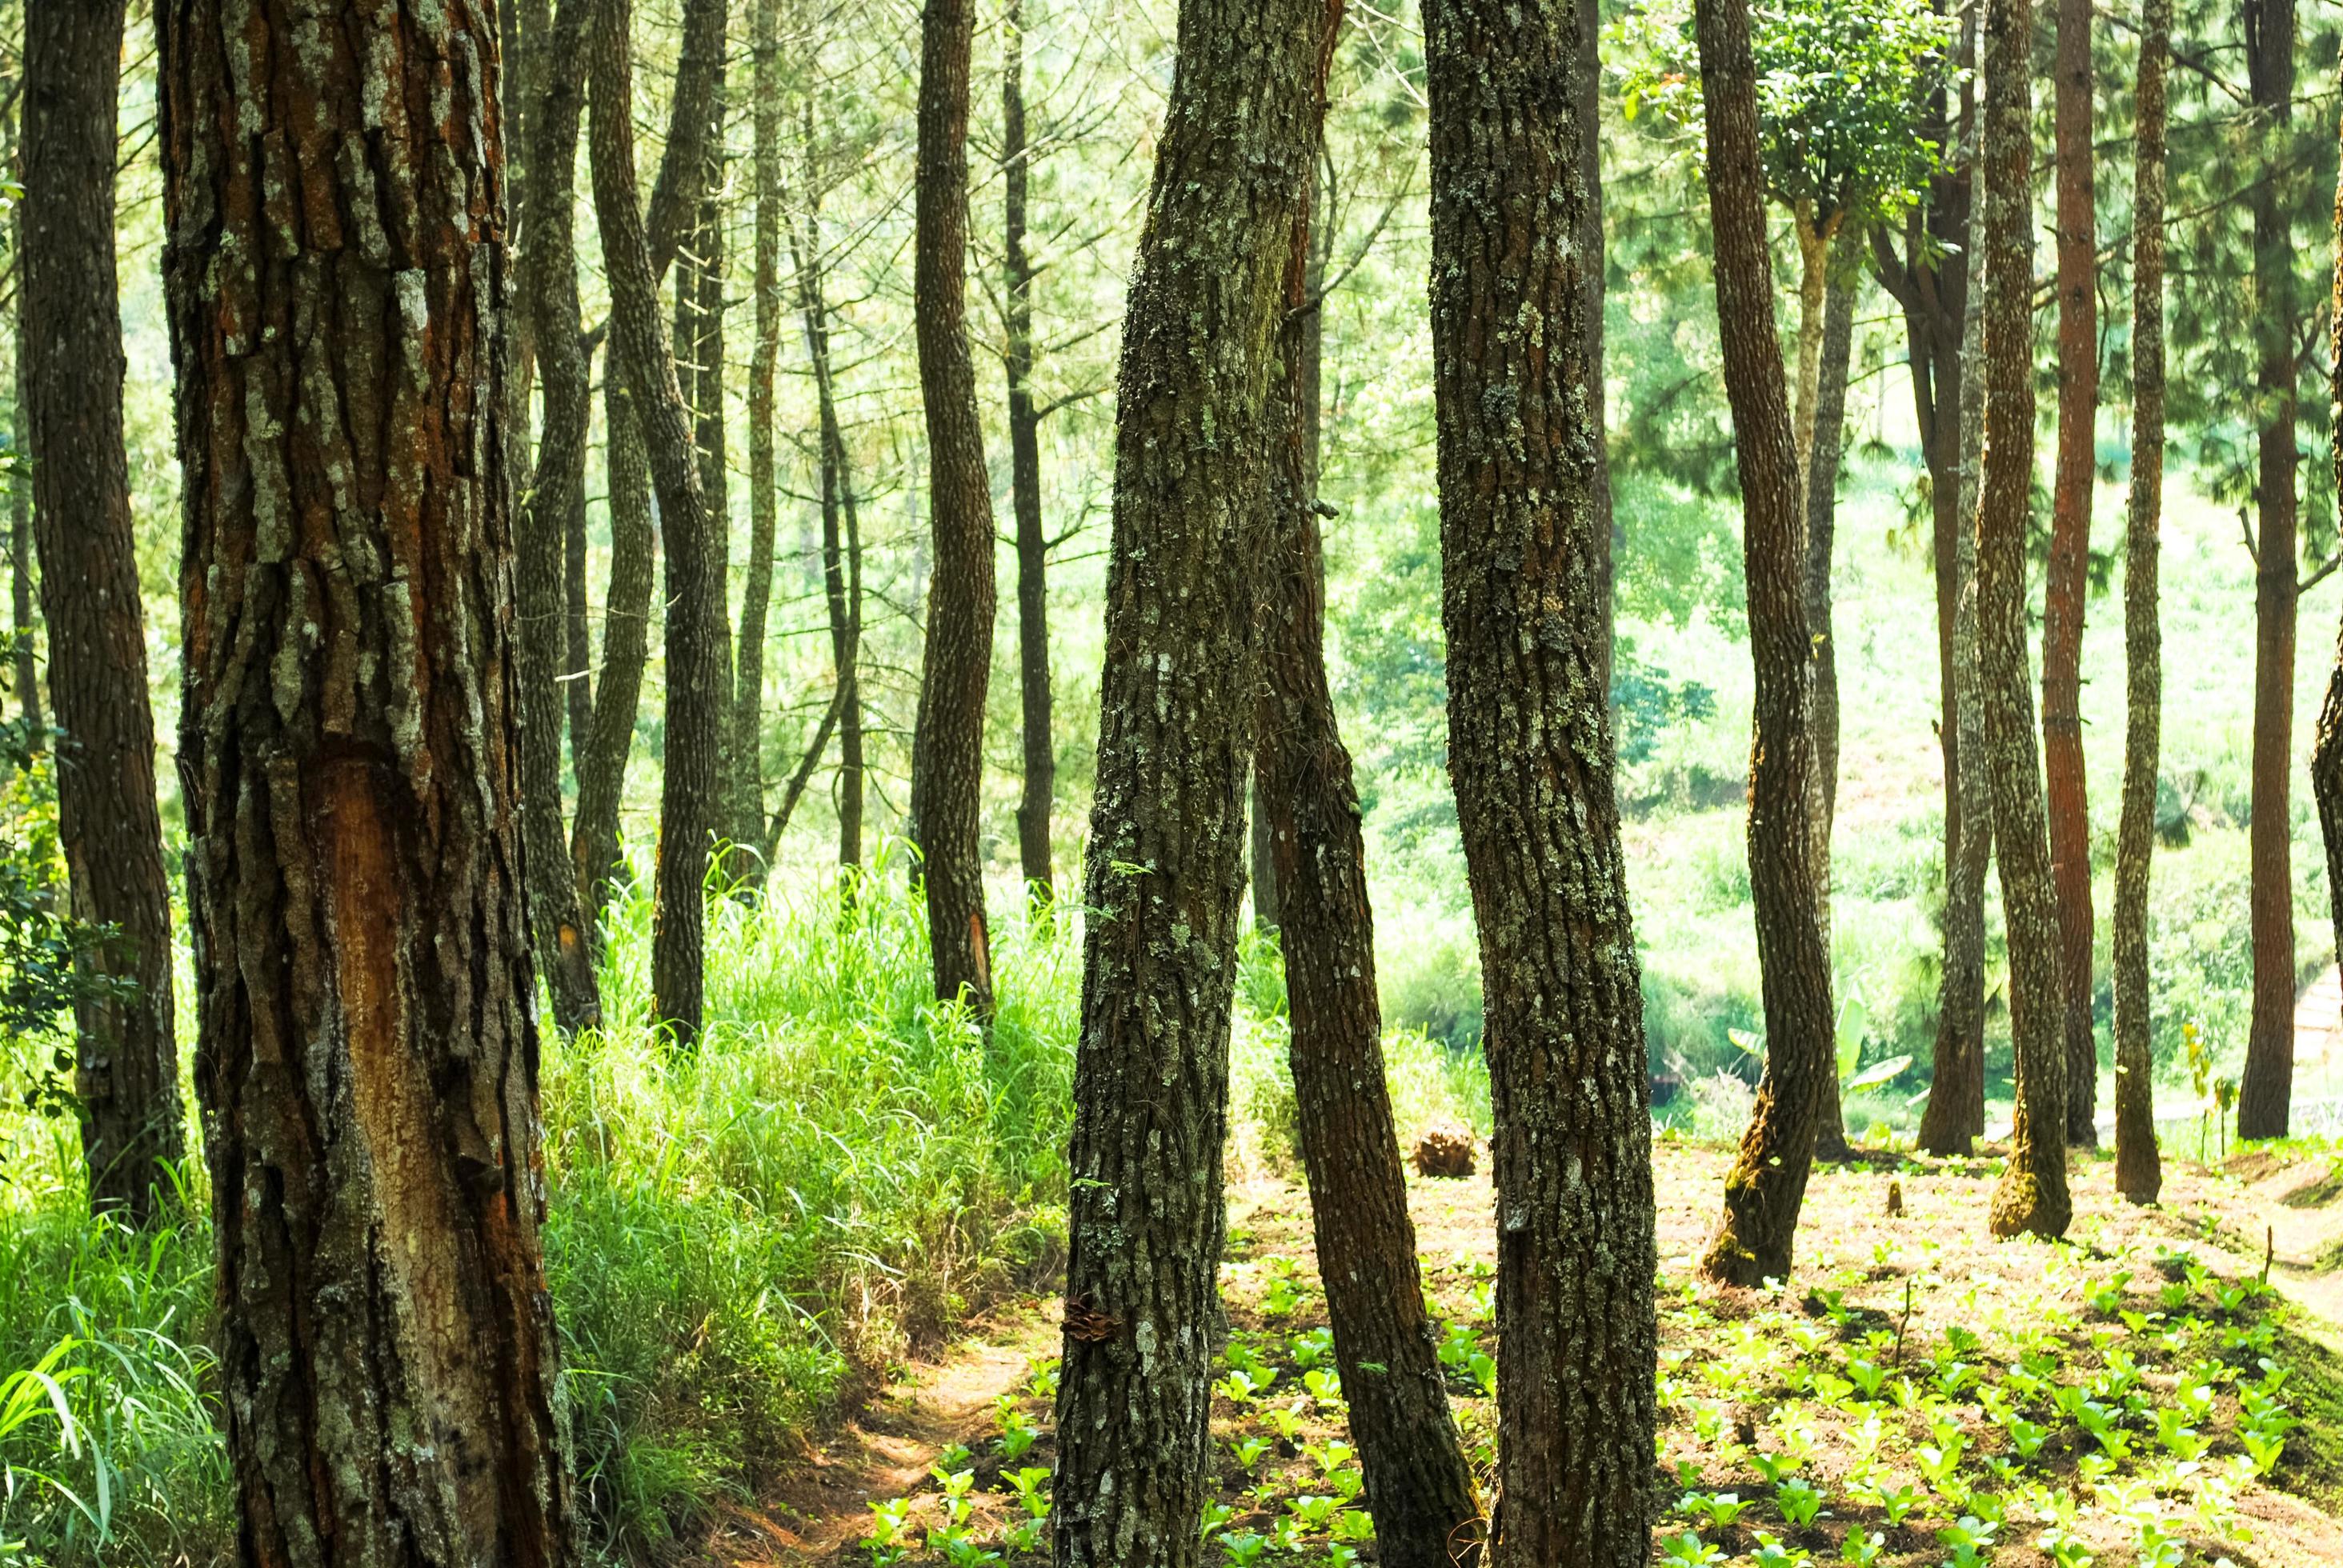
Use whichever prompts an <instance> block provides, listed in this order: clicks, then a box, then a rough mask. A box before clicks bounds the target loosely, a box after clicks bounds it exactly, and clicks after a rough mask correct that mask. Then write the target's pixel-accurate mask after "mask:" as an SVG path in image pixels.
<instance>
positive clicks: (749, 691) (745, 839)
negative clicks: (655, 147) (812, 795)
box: [732, 0, 828, 886]
mask: <svg viewBox="0 0 2343 1568" xmlns="http://www.w3.org/2000/svg"><path fill="white" fill-rule="evenodd" d="M749 27H750V47H751V49H752V50H753V51H754V55H755V68H756V81H755V85H754V87H753V89H752V91H753V94H754V99H755V106H756V108H755V130H754V136H755V147H754V155H753V156H754V160H755V165H756V181H757V237H756V247H757V248H756V273H755V277H754V282H753V290H754V293H755V295H756V309H757V335H756V342H755V345H754V347H753V348H752V350H751V353H750V357H749V577H748V581H747V582H746V583H745V584H743V585H742V592H741V596H740V652H739V658H737V659H735V660H734V662H733V667H732V669H733V690H734V692H735V693H736V709H735V712H736V715H737V717H736V718H735V720H734V734H733V742H732V744H733V748H734V750H735V753H736V755H737V756H738V758H739V766H740V795H741V799H740V810H741V817H740V829H739V834H738V835H737V836H738V837H739V841H740V842H741V843H743V844H761V843H763V842H764V839H763V835H762V828H763V819H764V809H765V786H764V761H763V751H762V747H763V737H764V732H765V616H766V610H767V608H768V607H769V604H770V603H771V601H772V597H773V535H774V532H775V530H776V529H777V528H779V522H780V496H779V491H778V489H777V486H778V484H779V475H778V474H777V472H776V470H775V465H774V459H773V377H774V372H775V370H776V368H777V367H778V366H779V361H780V356H781V202H782V199H783V197H782V189H781V184H782V182H781V90H782V89H781V43H780V31H781V18H780V4H779V0H756V7H755V9H754V11H753V12H752V13H751V20H750V23H749ZM827 734H828V731H827V730H825V731H824V735H825V738H827ZM817 749H819V748H817ZM771 869H772V855H771V852H770V851H768V852H767V853H766V854H765V856H764V859H763V863H762V865H761V866H760V867H759V869H758V872H757V878H756V879H757V883H758V885H759V886H762V885H763V883H764V880H765V878H766V876H767V875H768V874H769V872H770V871H771Z"/></svg>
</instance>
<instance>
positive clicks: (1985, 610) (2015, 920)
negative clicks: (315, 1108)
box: [1976, 0, 2074, 1237]
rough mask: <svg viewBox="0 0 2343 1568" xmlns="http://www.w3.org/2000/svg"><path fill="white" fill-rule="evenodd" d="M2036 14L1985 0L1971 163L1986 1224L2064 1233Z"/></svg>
mask: <svg viewBox="0 0 2343 1568" xmlns="http://www.w3.org/2000/svg"><path fill="white" fill-rule="evenodd" d="M2032 26H2033V5H2032V4H2031V0H1986V14H1985V55H1986V58H1985V124H1984V129H1983V141H1982V149H1981V150H1982V154H1983V156H1982V157H1981V158H1980V159H1979V161H1978V165H1977V169H1978V175H1979V179H1980V182H1981V186H1982V199H1981V202H1980V204H1979V205H1980V206H1981V207H1982V209H1983V210H1982V213H1981V216H1982V218H1983V222H1982V224H1981V225H1980V226H1981V228H1982V229H1983V231H1984V232H1983V236H1982V237H1983V240H1984V245H1983V246H1982V249H1983V254H1984V259H1985V268H1986V278H1987V287H1986V297H1985V315H1984V327H1985V344H1984V351H1983V354H1982V356H1981V357H1980V362H1979V369H1980V372H1981V373H1982V375H1983V376H1984V377H1985V436H1984V463H1985V471H1984V474H1983V476H1982V479H1981V483H1980V486H1979V488H1978V495H1977V521H1976V558H1977V562H1976V564H1977V664H1978V669H1979V679H1980V691H1981V694H1982V699H1983V711H1984V717H1985V760H1986V770H1987V773H1988V774H1989V776H1990V779H1991V782H1992V790H1993V836H1994V840H1995V844H1996V848H1997V850H1998V854H1999V859H2000V861H2001V903H2002V909H2003V910H2005V911H2006V918H2007V920H2008V922H2009V1031H2010V1037H2011V1040H2012V1045H2013V1050H2014V1052H2015V1054H2016V1060H2017V1106H2016V1117H2015V1126H2014V1130H2013V1131H2012V1132H2011V1134H2010V1151H2009V1160H2008V1163H2007V1165H2006V1168H2005V1169H2004V1171H2003V1173H2002V1178H2001V1184H2000V1186H1999V1187H1998V1188H1997V1189H1996V1191H1995V1193H1994V1200H1993V1220H1992V1223H1993V1231H1994V1233H1995V1234H1996V1235H1998V1236H2008V1235H2015V1234H2016V1233H2017V1232H2018V1231H2033V1232H2034V1233H2035V1234H2036V1235H2041V1236H2052V1237H2056V1236H2059V1235H2063V1234H2065V1232H2066V1223H2067V1221H2069V1220H2070V1219H2071V1218H2072V1217H2073V1214H2074V1205H2073V1203H2072V1201H2070V1200H2069V1198H2068V1196H2067V1192H2066V1092H2065V1091H2066V1042H2065V1037H2064V1034H2063V1032H2062V1020H2063V1019H2064V1010H2063V1005H2062V1004H2063V999H2064V998H2065V995H2066V991H2065V988H2064V987H2063V986H2062V985H2061V983H2060V980H2059V972H2060V968H2061V963H2060V951H2059V947H2058V900H2057V891H2056V886H2055V884H2054V883H2053V881H2052V879H2051V869H2050V845H2049V837H2048V829H2047V826H2046V823H2045V820H2044V816H2043V801H2042V774H2041V770H2040V769H2039V767H2038V766H2037V765H2036V761H2035V755H2034V736H2035V729H2034V689H2033V671H2032V669H2031V668H2030V661H2029V659H2028V658H2027V657H2026V523H2027V513H2028V511H2029V510H2030V508H2031V504H2032V489H2033V482H2034V315H2033V309H2032V306H2033V299H2032V293H2033V286H2034V256H2033V249H2034V247H2033V242H2032V239H2031V236H2030V233H2029V228H2028V226H2029V224H2030V223H2031V221H2032V216H2033V210H2034V166H2033V146H2034V144H2033V136H2032V130H2031V121H2032V118H2033V93H2032V89H2031V87H2030V86H2029V85H2028V83H2027V81H2026V70H2027V59H2026V46H2027V40H2028V37H2029V35H2030V31H2031V28H2032Z"/></svg>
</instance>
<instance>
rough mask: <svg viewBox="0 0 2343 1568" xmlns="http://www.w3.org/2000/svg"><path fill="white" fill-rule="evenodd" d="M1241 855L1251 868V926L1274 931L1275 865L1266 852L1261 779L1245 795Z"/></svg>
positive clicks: (1265, 813)
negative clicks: (1243, 850) (1243, 846)
mask: <svg viewBox="0 0 2343 1568" xmlns="http://www.w3.org/2000/svg"><path fill="white" fill-rule="evenodd" d="M1245 808H1246V809H1245V822H1246V832H1245V855H1246V858H1247V859H1248V860H1249V861H1250V863H1251V867H1252V869H1251V871H1250V872H1249V873H1248V875H1247V882H1248V885H1249V886H1250V887H1251V888H1252V923H1253V925H1254V926H1255V927H1256V928H1257V929H1259V930H1264V931H1273V930H1277V923H1278V908H1277V866H1276V861H1275V859H1274V858H1273V857H1272V854H1271V852H1270V839H1269V813H1268V811H1267V809H1265V808H1264V807H1263V806H1262V799H1261V780H1260V779H1258V778H1256V779H1254V780H1253V781H1252V788H1251V789H1249V790H1248V791H1247V793H1246V800H1245Z"/></svg>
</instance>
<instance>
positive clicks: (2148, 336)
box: [2114, 0, 2172, 1203]
mask: <svg viewBox="0 0 2343 1568" xmlns="http://www.w3.org/2000/svg"><path fill="white" fill-rule="evenodd" d="M2171 46H2172V0H2145V3H2144V4H2143V5H2141V7H2140V41H2139V89H2138V95H2137V98H2136V99H2135V102H2136V104H2137V112H2136V113H2137V117H2136V121H2135V130H2134V132H2133V141H2132V146H2133V153H2132V202H2131V210H2132V230H2131V234H2132V239H2131V257H2132V260H2131V276H2132V307H2131V407H2132V416H2131V505H2130V508H2128V511H2127V515H2126V518H2125V534H2124V702H2125V708H2126V714H2125V724H2124V775H2123V819H2122V822H2121V825H2120V826H2119V827H2118V829H2117V839H2116V908H2115V933H2114V936H2115V943H2114V945H2115V990H2116V1190H2117V1191H2119V1192H2121V1193H2122V1194H2123V1195H2124V1196H2125V1197H2127V1198H2128V1199H2130V1200H2131V1201H2133V1202H2135V1203H2153V1202H2155V1201H2156V1195H2157V1190H2158V1189H2159V1188H2160V1187H2161V1186H2162V1185H2163V1182H2164V1168H2163V1161H2162V1160H2161V1158H2160V1157H2159V1156H2158V1154H2157V1147H2156V1081H2155V1077H2156V1061H2155V1058H2154V1056H2153V1054H2152V1053H2151V1051H2150V1050H2149V1044H2150V1042H2149V1039H2148V1009H2147V871H2148V860H2149V857H2150V856H2152V855H2153V854H2154V853H2155V852H2156V772H2157V743H2158V739H2159V731H2160V729H2161V725H2162V719H2163V715H2162V707H2163V702H2164V670H2163V663H2162V660H2163V633H2162V632H2161V631H2160V630H2159V629H2158V628H2157V604H2156V591H2157V551H2158V549H2159V548H2160V542H2159V539H2158V537H2157V536H2158V532H2159V529H2160V528H2161V526H2162V522H2163V511H2164V116H2165V109H2164V67H2165V54H2166V51H2167V50H2168V49H2169V48H2170V47H2171Z"/></svg>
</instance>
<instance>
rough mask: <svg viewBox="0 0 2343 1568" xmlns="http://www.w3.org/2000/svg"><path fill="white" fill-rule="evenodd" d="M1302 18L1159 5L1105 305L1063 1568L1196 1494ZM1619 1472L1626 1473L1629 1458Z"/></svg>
mask: <svg viewBox="0 0 2343 1568" xmlns="http://www.w3.org/2000/svg"><path fill="white" fill-rule="evenodd" d="M1322 4H1323V0H1270V3H1267V4H1263V3H1262V0H1182V4H1181V6H1180V21H1179V34H1178V44H1177V54H1176V56H1175V59H1176V64H1175V66H1174V69H1173V75H1172V95H1171V101H1170V103H1169V105H1168V106H1167V107H1166V112H1165V115H1164V119H1163V130H1162V133H1161V138H1160V139H1159V141H1158V143H1157V146H1156V164H1155V177H1154V182H1153V185H1152V186H1151V192H1150V196H1149V202H1148V221H1147V225H1146V226H1145V228H1144V229H1143V230H1142V232H1141V237H1140V243H1139V256H1138V260H1137V262H1136V264H1135V265H1134V266H1133V267H1132V270H1131V288H1130V294H1129V302H1128V305H1127V306H1126V307H1125V310H1124V314H1123V338H1122V352H1121V373H1120V377H1119V381H1118V396H1117V398H1116V414H1115V423H1116V432H1115V434H1116V443H1115V498H1114V528H1113V539H1112V544H1111V554H1110V557H1109V566H1108V568H1107V570H1108V576H1107V584H1106V595H1105V598H1106V618H1107V619H1106V647H1107V659H1106V667H1105V671H1104V674H1103V676H1102V678H1101V682H1100V686H1101V690H1100V723H1099V748H1098V768H1097V778H1098V788H1097V792H1096V795H1095V797H1094V801H1093V805H1092V807H1091V833H1090V858H1089V866H1088V869H1087V872H1086V875H1085V881H1084V890H1083V896H1084V899H1085V900H1086V902H1087V903H1088V905H1089V907H1090V908H1091V910H1094V911H1095V913H1094V914H1093V916H1092V918H1091V920H1090V921H1089V922H1088V934H1087V935H1086V937H1085V939H1084V945H1083V953H1082V1025H1081V1040H1080V1044H1079V1046H1078V1047H1077V1050H1076V1056H1075V1062H1074V1128H1073V1145H1072V1151H1071V1168H1072V1172H1073V1196H1072V1200H1071V1205H1070V1218H1071V1255H1070V1258H1069V1261H1068V1263H1067V1267H1066V1333H1065V1346H1064V1358H1063V1372H1062V1375H1061V1382H1060V1385H1059V1393H1058V1472H1057V1493H1056V1494H1057V1500H1058V1502H1057V1508H1056V1511H1055V1513H1054V1515H1053V1518H1052V1523H1053V1526H1054V1529H1055V1534H1056V1541H1055V1559H1054V1560H1055V1562H1056V1563H1057V1564H1058V1565H1059V1568H1189V1565H1191V1564H1193V1563H1197V1562H1198V1561H1199V1559H1200V1558H1201V1556H1202V1552H1201V1544H1202V1543H1201V1540H1200V1535H1199V1529H1198V1521H1199V1518H1200V1516H1201V1513H1202V1507H1203V1502H1204V1497H1205V1495H1206V1493H1207V1490H1208V1488H1209V1486H1210V1483H1211V1482H1210V1478H1211V1475H1212V1461H1211V1446H1210V1444H1211V1434H1210V1432H1209V1427H1208V1418H1209V1416H1210V1414H1211V1411H1212V1347H1211V1343H1210V1339H1211V1335H1212V1331H1213V1328H1214V1325H1215V1324H1216V1322H1218V1321H1219V1318H1220V1303H1219V1291H1218V1284H1217V1280H1218V1274H1219V1267H1220V1256H1221V1243H1222V1228H1223V1222H1224V1214H1223V1209H1222V1194H1221V1161H1222V1146H1223V1143H1224V1141H1225V1137H1226V1132H1227V1124H1228V1068H1229V1011H1230V1003H1231V997H1232V987H1233V982H1234V979H1235V969H1236V941H1237V929H1238V922H1239V919H1240V914H1239V911H1240V908H1241V905H1242V896H1243V891H1244V864H1243V855H1244V820H1245V814H1244V789H1245V780H1246V778H1247V777H1248V775H1249V774H1250V772H1251V770H1252V740H1253V735H1252V731H1253V724H1254V718H1255V715H1254V708H1255V705H1256V703H1257V701H1258V700H1259V692H1260V686H1259V682H1260V673H1261V663H1260V645H1259V638H1258V635H1257V633H1258V617H1257V608H1258V602H1259V599H1258V595H1259V588H1258V583H1259V578H1258V575H1257V570H1256V568H1257V563H1258V559H1259V557H1260V553H1261V549H1262V545H1263V542H1264V541H1263V539H1262V519H1263V518H1264V516H1265V513H1266V510H1267V506H1268V496H1269V490H1268V479H1269V462H1270V452H1269V437H1270V427H1269V423H1268V409H1267V407H1266V403H1267V400H1268V396H1269V389H1270V381H1271V377H1272V360H1273V357H1274V354H1275V342H1276V327H1277V325H1278V322H1279V321H1280V319H1281V317H1282V313H1283V311H1284V308H1285V300H1286V289H1285V281H1286V257H1287V248H1288V246H1289V244H1290V242H1291V240H1292V233H1293V225H1294V222H1295V220H1296V218H1297V217H1298V216H1299V215H1300V214H1301V212H1302V208H1303V204H1304V203H1305V202H1306V200H1307V199H1308V191H1309V179H1310V173H1311V158H1312V151H1313V148H1314V146H1315V140H1314V137H1313V136H1312V126H1313V124H1314V118H1315V116H1313V114H1312V100H1313V96H1314V95H1313V91H1312V85H1313V83H1314V82H1315V81H1316V80H1317V67H1318V62H1319V57H1320V55H1319V51H1320V49H1321V47H1322V37H1323V34H1324V20H1323V15H1322ZM1644 1463H1645V1464H1646V1465H1648V1464H1649V1463H1650V1455H1649V1452H1648V1450H1647V1451H1646V1452H1645V1455H1644Z"/></svg>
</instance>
